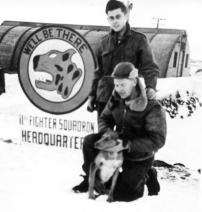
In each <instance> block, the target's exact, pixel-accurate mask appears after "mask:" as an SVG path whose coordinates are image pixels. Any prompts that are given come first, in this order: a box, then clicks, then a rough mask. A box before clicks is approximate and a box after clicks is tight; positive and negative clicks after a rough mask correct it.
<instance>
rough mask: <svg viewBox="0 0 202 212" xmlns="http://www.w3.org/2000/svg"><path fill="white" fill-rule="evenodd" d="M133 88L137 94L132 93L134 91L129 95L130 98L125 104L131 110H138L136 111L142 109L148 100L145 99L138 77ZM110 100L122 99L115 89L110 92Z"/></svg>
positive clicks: (144, 92) (143, 89) (117, 100)
mask: <svg viewBox="0 0 202 212" xmlns="http://www.w3.org/2000/svg"><path fill="white" fill-rule="evenodd" d="M134 89H137V92H138V94H137V95H134V93H136V92H134V93H133V94H132V95H131V97H130V99H129V100H128V101H125V104H126V105H127V106H128V107H129V108H130V110H132V111H138V112H141V111H144V110H145V108H146V106H147V103H148V100H147V95H146V91H145V88H144V86H143V84H142V82H141V81H140V79H139V78H138V81H137V85H136V88H134ZM112 101H113V102H121V101H123V100H122V99H121V98H120V96H119V95H118V93H117V92H116V91H115V90H114V91H113V93H112Z"/></svg>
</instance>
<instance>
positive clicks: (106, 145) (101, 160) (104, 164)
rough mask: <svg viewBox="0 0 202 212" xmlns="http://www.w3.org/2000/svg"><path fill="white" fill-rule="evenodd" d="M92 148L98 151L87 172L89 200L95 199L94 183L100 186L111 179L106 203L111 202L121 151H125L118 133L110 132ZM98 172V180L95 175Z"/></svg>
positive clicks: (121, 162) (120, 160) (120, 164)
mask: <svg viewBox="0 0 202 212" xmlns="http://www.w3.org/2000/svg"><path fill="white" fill-rule="evenodd" d="M94 147H95V148H96V149H98V150H99V153H98V154H97V156H96V158H95V160H94V161H93V162H92V163H91V164H90V172H89V179H88V181H89V198H90V199H95V198H96V195H95V194H94V189H95V188H96V184H97V183H96V181H99V183H101V184H102V185H103V184H105V183H107V182H109V180H110V179H111V178H112V181H111V186H110V189H109V191H107V193H108V198H107V201H108V202H113V201H114V197H113V192H114V188H115V185H116V182H117V179H118V175H119V172H120V169H121V167H122V164H123V150H124V149H127V146H126V145H124V142H123V140H122V139H120V138H119V136H118V133H117V132H114V131H112V130H108V131H106V132H105V133H104V134H103V135H102V137H101V138H100V139H99V140H98V141H97V142H96V143H95V145H94ZM98 170H99V172H98V174H99V175H98V177H97V178H98V179H97V178H96V176H97V175H96V173H97V171H98Z"/></svg>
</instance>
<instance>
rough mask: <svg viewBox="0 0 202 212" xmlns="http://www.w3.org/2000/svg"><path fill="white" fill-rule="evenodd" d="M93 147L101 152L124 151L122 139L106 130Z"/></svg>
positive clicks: (115, 133) (113, 132)
mask: <svg viewBox="0 0 202 212" xmlns="http://www.w3.org/2000/svg"><path fill="white" fill-rule="evenodd" d="M94 147H95V148H96V149H99V150H103V151H111V152H119V151H122V150H124V149H126V145H125V144H124V142H123V139H120V138H119V135H118V133H117V132H115V131H112V130H107V131H106V132H105V133H104V134H103V135H102V137H101V138H100V139H99V140H98V141H97V142H96V143H95V145H94Z"/></svg>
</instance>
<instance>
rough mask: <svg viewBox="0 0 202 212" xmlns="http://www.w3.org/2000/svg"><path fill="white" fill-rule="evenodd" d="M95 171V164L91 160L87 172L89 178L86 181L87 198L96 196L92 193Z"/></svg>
mask: <svg viewBox="0 0 202 212" xmlns="http://www.w3.org/2000/svg"><path fill="white" fill-rule="evenodd" d="M96 171H97V167H96V164H95V163H94V162H92V163H91V164H90V173H89V178H88V183H89V187H88V198H89V199H95V198H96V196H95V194H94V185H95V173H96Z"/></svg>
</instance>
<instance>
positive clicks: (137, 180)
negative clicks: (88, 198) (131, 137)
mask: <svg viewBox="0 0 202 212" xmlns="http://www.w3.org/2000/svg"><path fill="white" fill-rule="evenodd" d="M100 137H101V134H100V133H97V134H90V135H87V136H86V137H85V139H84V143H83V158H84V164H83V166H82V168H83V170H84V172H85V173H86V174H87V175H88V174H89V167H90V163H91V162H92V161H93V160H94V159H95V157H96V155H97V153H98V150H96V149H94V143H95V142H96V141H97V140H98V139H99V138H100ZM152 162H153V158H150V159H147V160H145V161H141V162H134V161H129V160H124V163H123V166H122V170H123V171H122V172H121V173H120V174H119V177H118V180H117V184H116V186H115V190H114V199H115V200H116V201H132V200H135V199H137V198H140V197H142V196H143V193H144V185H145V181H146V180H145V179H146V175H147V173H148V170H149V169H150V168H151V166H152Z"/></svg>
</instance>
